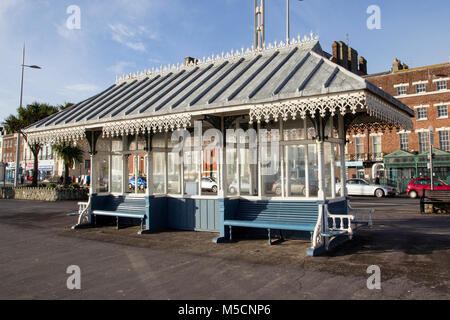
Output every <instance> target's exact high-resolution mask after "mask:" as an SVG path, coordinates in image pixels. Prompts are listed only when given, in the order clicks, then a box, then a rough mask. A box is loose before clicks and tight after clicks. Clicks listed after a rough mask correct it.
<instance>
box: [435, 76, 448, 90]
mask: <svg viewBox="0 0 450 320" xmlns="http://www.w3.org/2000/svg"><path fill="white" fill-rule="evenodd" d="M449 80H450V78H445V79H436V80H433V82H434V83H435V84H436V91H444V90H447V89H448V87H447V81H449Z"/></svg>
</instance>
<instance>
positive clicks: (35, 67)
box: [14, 45, 41, 187]
mask: <svg viewBox="0 0 450 320" xmlns="http://www.w3.org/2000/svg"><path fill="white" fill-rule="evenodd" d="M25 68H30V69H41V67H39V66H36V65H31V66H30V65H26V64H25V45H24V46H23V56H22V81H21V82H20V108H22V102H23V77H24V74H25ZM19 166H20V132H17V149H16V174H15V175H14V187H17V186H18V185H19Z"/></svg>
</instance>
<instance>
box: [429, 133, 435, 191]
mask: <svg viewBox="0 0 450 320" xmlns="http://www.w3.org/2000/svg"><path fill="white" fill-rule="evenodd" d="M428 130H429V132H430V173H431V174H430V177H431V190H434V174H433V145H434V133H433V126H429V128H428Z"/></svg>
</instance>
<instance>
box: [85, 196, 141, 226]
mask: <svg viewBox="0 0 450 320" xmlns="http://www.w3.org/2000/svg"><path fill="white" fill-rule="evenodd" d="M92 216H93V218H94V225H96V221H95V220H96V219H95V217H96V216H107V217H115V218H116V223H117V230H119V228H120V218H129V219H140V220H141V231H142V230H143V226H144V221H145V217H146V202H145V199H143V198H130V197H114V198H111V199H110V200H109V201H107V203H106V204H105V205H104V206H103V208H101V209H95V210H92Z"/></svg>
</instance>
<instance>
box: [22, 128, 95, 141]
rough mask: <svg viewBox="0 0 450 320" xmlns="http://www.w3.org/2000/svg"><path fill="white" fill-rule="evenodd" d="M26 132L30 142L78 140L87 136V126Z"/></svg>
mask: <svg viewBox="0 0 450 320" xmlns="http://www.w3.org/2000/svg"><path fill="white" fill-rule="evenodd" d="M25 134H26V136H27V141H28V143H30V144H34V143H60V142H66V141H77V140H81V139H84V138H85V137H86V133H85V128H84V127H82V126H79V127H73V128H62V129H57V130H51V131H36V132H25Z"/></svg>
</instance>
